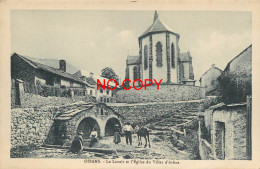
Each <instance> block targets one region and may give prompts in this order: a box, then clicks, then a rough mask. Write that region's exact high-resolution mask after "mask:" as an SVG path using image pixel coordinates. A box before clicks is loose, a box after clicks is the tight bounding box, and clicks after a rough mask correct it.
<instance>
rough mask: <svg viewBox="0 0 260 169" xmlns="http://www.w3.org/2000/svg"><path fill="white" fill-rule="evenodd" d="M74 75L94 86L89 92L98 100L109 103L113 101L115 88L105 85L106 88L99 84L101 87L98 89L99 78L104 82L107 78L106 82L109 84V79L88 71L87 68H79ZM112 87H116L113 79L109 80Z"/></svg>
mask: <svg viewBox="0 0 260 169" xmlns="http://www.w3.org/2000/svg"><path fill="white" fill-rule="evenodd" d="M73 75H75V76H77V77H79V78H81V79H82V80H84V81H86V82H87V83H88V84H90V85H91V86H92V88H89V90H88V94H90V95H91V96H95V97H96V100H97V101H99V102H104V103H109V102H111V99H112V98H113V95H114V90H109V89H108V88H107V87H105V90H104V89H103V88H102V87H101V86H99V89H97V79H99V81H100V82H101V83H102V84H103V82H104V80H105V84H106V85H107V82H108V80H109V79H107V78H104V77H101V76H98V75H94V73H92V72H88V71H86V70H79V71H77V72H76V73H74V74H73ZM109 85H110V88H114V87H115V83H114V82H113V81H110V82H109Z"/></svg>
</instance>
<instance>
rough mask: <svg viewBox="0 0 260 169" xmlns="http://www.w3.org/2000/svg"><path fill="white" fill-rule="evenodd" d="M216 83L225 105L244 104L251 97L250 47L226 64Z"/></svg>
mask: <svg viewBox="0 0 260 169" xmlns="http://www.w3.org/2000/svg"><path fill="white" fill-rule="evenodd" d="M218 83H219V86H220V93H221V96H222V97H223V99H224V102H226V103H238V102H245V101H246V97H247V95H252V45H250V46H248V47H247V48H246V49H244V50H243V51H242V52H241V53H239V54H238V55H237V56H236V57H235V58H234V59H232V60H231V61H230V62H229V63H228V64H227V66H226V68H225V69H224V71H223V72H222V74H221V75H220V76H219V78H218Z"/></svg>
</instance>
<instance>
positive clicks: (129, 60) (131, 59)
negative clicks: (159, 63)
mask: <svg viewBox="0 0 260 169" xmlns="http://www.w3.org/2000/svg"><path fill="white" fill-rule="evenodd" d="M126 60H127V64H128V65H132V64H139V63H140V59H139V56H129V55H128V56H127V58H126Z"/></svg>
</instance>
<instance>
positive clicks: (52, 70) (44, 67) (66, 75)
mask: <svg viewBox="0 0 260 169" xmlns="http://www.w3.org/2000/svg"><path fill="white" fill-rule="evenodd" d="M14 55H16V56H18V57H20V58H21V59H23V60H24V61H25V62H27V63H28V64H30V65H31V66H32V67H34V68H35V69H42V70H45V71H47V72H50V73H53V74H56V75H59V76H62V77H64V78H67V79H71V80H74V81H76V82H79V83H81V84H85V85H87V86H89V84H88V83H87V82H85V81H83V80H81V79H79V78H78V77H76V76H73V75H72V74H69V73H67V72H64V71H62V70H60V69H56V68H53V67H50V66H47V65H44V64H41V63H38V62H35V61H32V60H30V59H28V58H26V57H25V56H22V55H19V54H17V53H14V54H13V56H14Z"/></svg>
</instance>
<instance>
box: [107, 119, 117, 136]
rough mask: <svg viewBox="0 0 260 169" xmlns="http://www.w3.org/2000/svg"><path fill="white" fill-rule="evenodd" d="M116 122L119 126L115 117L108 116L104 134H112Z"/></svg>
mask: <svg viewBox="0 0 260 169" xmlns="http://www.w3.org/2000/svg"><path fill="white" fill-rule="evenodd" d="M116 124H118V125H119V127H120V128H121V124H120V122H119V120H118V119H117V118H114V117H113V118H110V119H108V121H107V123H106V126H105V136H113V135H114V133H115V125H116Z"/></svg>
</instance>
